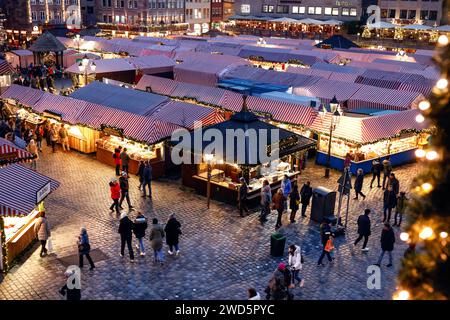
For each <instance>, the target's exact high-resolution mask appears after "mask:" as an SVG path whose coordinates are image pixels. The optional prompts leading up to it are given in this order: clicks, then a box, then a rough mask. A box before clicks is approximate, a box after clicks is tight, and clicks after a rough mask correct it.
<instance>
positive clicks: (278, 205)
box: [272, 188, 286, 229]
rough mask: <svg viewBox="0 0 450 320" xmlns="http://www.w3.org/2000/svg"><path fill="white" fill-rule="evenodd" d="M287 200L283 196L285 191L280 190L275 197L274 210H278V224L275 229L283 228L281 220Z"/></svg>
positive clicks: (273, 201)
mask: <svg viewBox="0 0 450 320" xmlns="http://www.w3.org/2000/svg"><path fill="white" fill-rule="evenodd" d="M285 200H286V198H285V197H284V195H283V189H281V188H280V189H278V191H277V193H276V194H275V195H274V196H273V199H272V203H273V208H274V209H275V210H277V212H278V216H277V223H276V225H275V229H278V228H280V227H281V226H282V223H281V218H282V215H283V211H284V202H285Z"/></svg>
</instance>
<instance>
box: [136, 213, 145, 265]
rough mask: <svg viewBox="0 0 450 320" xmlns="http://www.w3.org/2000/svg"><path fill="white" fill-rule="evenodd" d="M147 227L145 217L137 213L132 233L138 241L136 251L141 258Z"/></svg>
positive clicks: (143, 254) (143, 253)
mask: <svg viewBox="0 0 450 320" xmlns="http://www.w3.org/2000/svg"><path fill="white" fill-rule="evenodd" d="M147 227H148V225H147V218H145V216H144V215H143V214H142V213H141V212H138V213H137V216H136V219H134V228H133V232H134V235H135V237H136V239H137V240H138V244H137V245H136V248H137V249H138V251H139V254H140V256H141V257H143V256H145V247H144V237H145V230H146V229H147Z"/></svg>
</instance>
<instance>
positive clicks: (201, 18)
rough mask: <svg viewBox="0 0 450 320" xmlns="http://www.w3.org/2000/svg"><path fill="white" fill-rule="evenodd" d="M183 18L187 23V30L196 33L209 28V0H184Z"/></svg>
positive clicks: (203, 31)
mask: <svg viewBox="0 0 450 320" xmlns="http://www.w3.org/2000/svg"><path fill="white" fill-rule="evenodd" d="M185 6H186V10H185V18H186V23H189V30H190V31H191V32H195V33H197V34H200V33H205V32H207V31H208V30H209V27H210V22H211V1H210V0H186V1H185Z"/></svg>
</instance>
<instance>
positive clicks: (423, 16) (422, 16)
mask: <svg viewBox="0 0 450 320" xmlns="http://www.w3.org/2000/svg"><path fill="white" fill-rule="evenodd" d="M420 20H428V10H420Z"/></svg>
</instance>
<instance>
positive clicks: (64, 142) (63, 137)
mask: <svg viewBox="0 0 450 320" xmlns="http://www.w3.org/2000/svg"><path fill="white" fill-rule="evenodd" d="M59 139H60V141H61V146H62V148H63V151H64V152H65V151H66V150H67V151H70V146H69V133H68V132H67V129H66V127H65V126H64V123H62V124H61V128H60V129H59Z"/></svg>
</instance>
